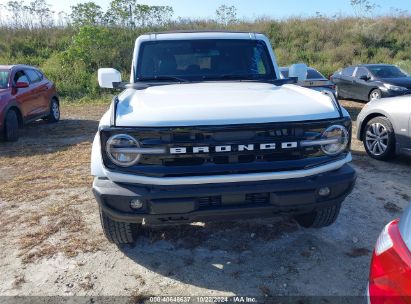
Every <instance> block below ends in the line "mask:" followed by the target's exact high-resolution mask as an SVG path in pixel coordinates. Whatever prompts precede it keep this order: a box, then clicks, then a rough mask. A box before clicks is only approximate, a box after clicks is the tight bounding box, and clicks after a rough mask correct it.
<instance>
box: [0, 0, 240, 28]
mask: <svg viewBox="0 0 411 304" xmlns="http://www.w3.org/2000/svg"><path fill="white" fill-rule="evenodd" d="M173 17H174V9H173V8H172V7H171V6H167V5H166V6H164V5H145V4H138V2H137V0H112V1H111V2H110V4H109V7H108V9H107V10H105V11H104V10H103V8H102V7H101V6H100V5H98V4H96V3H95V2H92V1H89V2H84V3H79V4H77V5H73V6H71V12H70V13H66V12H64V11H60V12H55V11H53V10H52V9H51V6H50V5H49V4H48V3H47V2H46V0H34V1H31V2H29V3H26V2H25V1H24V0H13V1H8V2H7V3H6V4H4V5H2V4H0V27H11V28H14V29H38V28H42V29H44V28H52V27H66V26H74V27H80V26H85V25H93V26H119V27H127V28H136V27H149V26H165V25H167V24H169V23H171V21H172V20H173ZM178 19H179V20H183V18H181V17H179V18H178ZM215 20H216V21H217V22H218V23H221V24H225V25H227V24H229V23H235V22H237V21H238V19H237V8H236V7H235V6H227V5H221V6H220V7H218V8H217V9H216V16H215Z"/></svg>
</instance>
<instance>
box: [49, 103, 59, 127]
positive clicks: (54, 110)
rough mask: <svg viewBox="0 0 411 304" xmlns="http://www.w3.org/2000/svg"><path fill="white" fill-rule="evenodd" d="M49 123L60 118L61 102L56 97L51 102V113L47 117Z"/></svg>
mask: <svg viewBox="0 0 411 304" xmlns="http://www.w3.org/2000/svg"><path fill="white" fill-rule="evenodd" d="M46 120H47V121H48V122H49V123H54V122H58V121H59V120H60V103H59V102H58V100H57V99H56V98H53V99H52V100H51V102H50V114H49V115H48V116H47V117H46Z"/></svg>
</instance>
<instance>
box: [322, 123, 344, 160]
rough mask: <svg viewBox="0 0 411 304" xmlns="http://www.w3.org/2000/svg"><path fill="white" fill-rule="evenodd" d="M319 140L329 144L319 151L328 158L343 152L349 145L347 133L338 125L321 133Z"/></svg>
mask: <svg viewBox="0 0 411 304" xmlns="http://www.w3.org/2000/svg"><path fill="white" fill-rule="evenodd" d="M321 139H322V140H324V141H328V142H330V143H327V144H324V145H322V146H321V150H322V151H323V152H324V153H325V154H327V155H330V156H335V155H337V154H340V153H341V152H343V151H344V150H345V149H346V148H347V146H348V143H349V135H348V131H347V129H346V128H345V127H343V126H340V125H334V126H331V127H329V128H327V129H326V130H325V131H324V132H323V134H322V137H321Z"/></svg>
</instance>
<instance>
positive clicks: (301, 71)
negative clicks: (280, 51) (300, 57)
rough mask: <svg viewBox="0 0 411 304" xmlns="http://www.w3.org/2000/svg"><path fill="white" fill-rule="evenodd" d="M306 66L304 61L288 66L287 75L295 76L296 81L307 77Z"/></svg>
mask: <svg viewBox="0 0 411 304" xmlns="http://www.w3.org/2000/svg"><path fill="white" fill-rule="evenodd" d="M307 72H308V67H307V65H306V64H305V63H296V64H293V65H292V66H290V70H289V72H288V77H297V78H298V81H305V80H306V79H307Z"/></svg>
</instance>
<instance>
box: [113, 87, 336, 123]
mask: <svg viewBox="0 0 411 304" xmlns="http://www.w3.org/2000/svg"><path fill="white" fill-rule="evenodd" d="M338 117H339V112H338V110H337V109H336V107H335V105H334V103H333V101H332V100H331V99H330V97H328V96H327V95H324V94H322V93H319V92H317V91H313V90H310V89H306V88H302V87H298V86H296V85H283V86H275V85H272V84H266V83H255V82H202V83H187V84H173V85H163V86H154V87H150V88H148V89H145V90H134V89H127V90H125V91H124V92H123V93H121V94H120V96H119V103H118V106H117V111H116V126H120V127H176V126H202V125H206V126H209V125H232V124H252V123H269V122H293V121H307V120H319V119H330V118H338Z"/></svg>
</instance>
